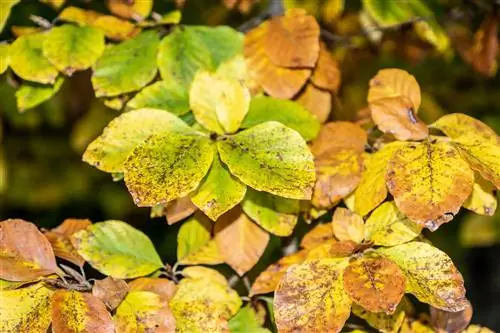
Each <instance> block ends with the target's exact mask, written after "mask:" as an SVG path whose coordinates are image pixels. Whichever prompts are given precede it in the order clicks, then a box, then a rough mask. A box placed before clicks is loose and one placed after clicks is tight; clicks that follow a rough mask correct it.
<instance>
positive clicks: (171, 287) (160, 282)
mask: <svg viewBox="0 0 500 333" xmlns="http://www.w3.org/2000/svg"><path fill="white" fill-rule="evenodd" d="M128 286H129V288H130V290H136V291H149V292H152V293H155V294H157V295H158V296H160V301H162V302H170V300H171V299H172V298H173V297H174V295H175V293H176V291H177V286H176V284H175V283H174V282H173V281H170V280H167V279H160V278H138V279H135V280H133V281H131V282H129V283H128Z"/></svg>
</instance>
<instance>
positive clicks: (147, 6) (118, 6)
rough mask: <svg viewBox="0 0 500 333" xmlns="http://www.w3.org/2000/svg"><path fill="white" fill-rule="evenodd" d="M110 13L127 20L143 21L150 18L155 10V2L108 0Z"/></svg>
mask: <svg viewBox="0 0 500 333" xmlns="http://www.w3.org/2000/svg"><path fill="white" fill-rule="evenodd" d="M107 5H108V8H109V11H110V12H111V13H113V14H115V15H118V16H120V17H123V18H125V19H133V20H135V21H142V20H143V19H145V18H146V17H148V15H149V13H150V12H151V9H153V0H141V1H132V2H130V1H126V0H108V1H107Z"/></svg>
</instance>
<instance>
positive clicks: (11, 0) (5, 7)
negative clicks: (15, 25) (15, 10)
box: [0, 0, 21, 32]
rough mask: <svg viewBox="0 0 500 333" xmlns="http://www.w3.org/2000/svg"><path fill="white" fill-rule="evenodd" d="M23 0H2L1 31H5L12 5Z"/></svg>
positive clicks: (0, 2)
mask: <svg viewBox="0 0 500 333" xmlns="http://www.w3.org/2000/svg"><path fill="white" fill-rule="evenodd" d="M20 1H21V0H2V1H0V32H2V31H3V28H4V27H5V23H6V22H7V19H8V18H9V15H10V11H11V9H12V7H14V6H15V5H16V4H18V3H19V2H20Z"/></svg>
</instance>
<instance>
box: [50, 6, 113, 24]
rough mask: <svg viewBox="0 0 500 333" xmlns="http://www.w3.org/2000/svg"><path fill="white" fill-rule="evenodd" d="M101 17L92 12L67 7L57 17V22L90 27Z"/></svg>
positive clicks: (99, 14)
mask: <svg viewBox="0 0 500 333" xmlns="http://www.w3.org/2000/svg"><path fill="white" fill-rule="evenodd" d="M101 16H103V14H101V13H98V12H96V11H93V10H85V9H82V8H78V7H73V6H69V7H66V8H64V9H63V10H62V11H61V12H60V13H59V16H58V17H57V19H58V20H60V21H64V22H73V23H77V24H78V25H80V26H84V25H92V24H93V23H94V22H95V20H96V19H98V18H99V17H101Z"/></svg>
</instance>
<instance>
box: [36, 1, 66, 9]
mask: <svg viewBox="0 0 500 333" xmlns="http://www.w3.org/2000/svg"><path fill="white" fill-rule="evenodd" d="M40 2H42V3H46V4H48V5H50V6H52V8H54V9H59V8H61V7H62V6H63V5H64V3H65V2H66V0H40Z"/></svg>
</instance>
